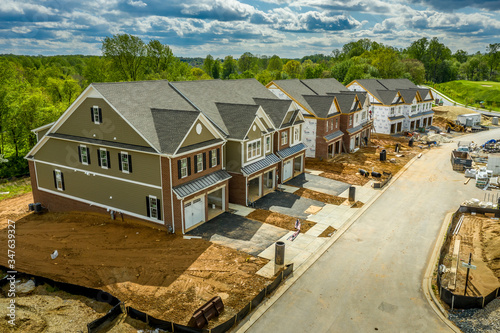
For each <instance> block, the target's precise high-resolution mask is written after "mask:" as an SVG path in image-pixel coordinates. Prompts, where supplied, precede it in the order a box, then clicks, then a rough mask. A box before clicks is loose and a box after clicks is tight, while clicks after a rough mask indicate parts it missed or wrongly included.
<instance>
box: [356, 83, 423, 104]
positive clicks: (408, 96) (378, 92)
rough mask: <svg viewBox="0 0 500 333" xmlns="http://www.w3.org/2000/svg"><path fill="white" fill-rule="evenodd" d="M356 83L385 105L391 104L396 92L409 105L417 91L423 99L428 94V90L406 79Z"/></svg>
mask: <svg viewBox="0 0 500 333" xmlns="http://www.w3.org/2000/svg"><path fill="white" fill-rule="evenodd" d="M356 81H357V82H358V83H359V84H360V85H361V86H363V87H364V88H365V89H366V90H368V91H369V92H370V93H371V94H372V95H373V96H375V97H376V98H377V99H378V100H380V101H381V102H382V103H384V104H385V105H390V104H392V101H393V100H394V97H395V94H396V93H397V91H399V92H400V93H401V95H402V96H403V99H404V100H405V103H411V102H412V101H413V98H414V97H415V94H416V92H417V91H419V92H420V95H423V96H422V98H425V97H426V95H427V93H428V92H429V90H428V89H422V88H419V87H418V86H417V85H415V84H414V83H413V82H411V81H410V80H408V79H361V80H356ZM389 91H390V92H391V93H389Z"/></svg>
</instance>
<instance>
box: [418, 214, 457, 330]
mask: <svg viewBox="0 0 500 333" xmlns="http://www.w3.org/2000/svg"><path fill="white" fill-rule="evenodd" d="M452 218H453V213H448V214H446V217H445V219H444V221H443V224H442V225H441V230H440V231H439V235H438V237H437V239H436V243H435V245H434V249H433V250H432V254H431V258H430V260H429V263H428V265H427V269H426V270H425V274H424V279H423V280H422V290H423V292H424V295H425V298H426V299H427V301H428V302H429V304H430V306H431V308H432V309H433V310H434V312H435V313H436V314H437V316H438V317H439V319H441V320H442V321H443V322H444V323H445V324H446V325H447V326H448V327H449V328H451V329H452V330H453V331H454V332H456V333H461V332H462V331H461V330H460V329H459V328H458V327H457V326H456V325H455V324H454V323H453V322H452V321H451V320H449V319H448V312H447V311H446V310H445V309H444V308H443V306H442V305H441V303H440V302H439V300H438V299H437V297H436V295H435V294H434V291H433V290H432V275H433V273H434V267H436V263H437V260H438V258H437V257H438V253H439V250H440V249H441V246H442V245H443V242H444V236H445V234H446V230H447V229H448V225H449V224H450V222H451V219H452Z"/></svg>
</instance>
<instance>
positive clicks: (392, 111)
mask: <svg viewBox="0 0 500 333" xmlns="http://www.w3.org/2000/svg"><path fill="white" fill-rule="evenodd" d="M391 116H394V107H392V108H391Z"/></svg>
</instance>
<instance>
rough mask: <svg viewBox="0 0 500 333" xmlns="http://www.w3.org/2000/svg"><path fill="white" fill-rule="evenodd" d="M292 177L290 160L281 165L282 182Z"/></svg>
mask: <svg viewBox="0 0 500 333" xmlns="http://www.w3.org/2000/svg"><path fill="white" fill-rule="evenodd" d="M292 175H293V164H292V160H291V159H290V160H288V161H286V162H284V163H283V182H285V181H286V180H287V179H290V178H291V177H292Z"/></svg>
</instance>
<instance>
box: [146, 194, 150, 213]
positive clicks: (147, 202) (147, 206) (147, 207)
mask: <svg viewBox="0 0 500 333" xmlns="http://www.w3.org/2000/svg"><path fill="white" fill-rule="evenodd" d="M146 209H147V215H148V217H151V213H150V212H149V197H148V196H147V197H146Z"/></svg>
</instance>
